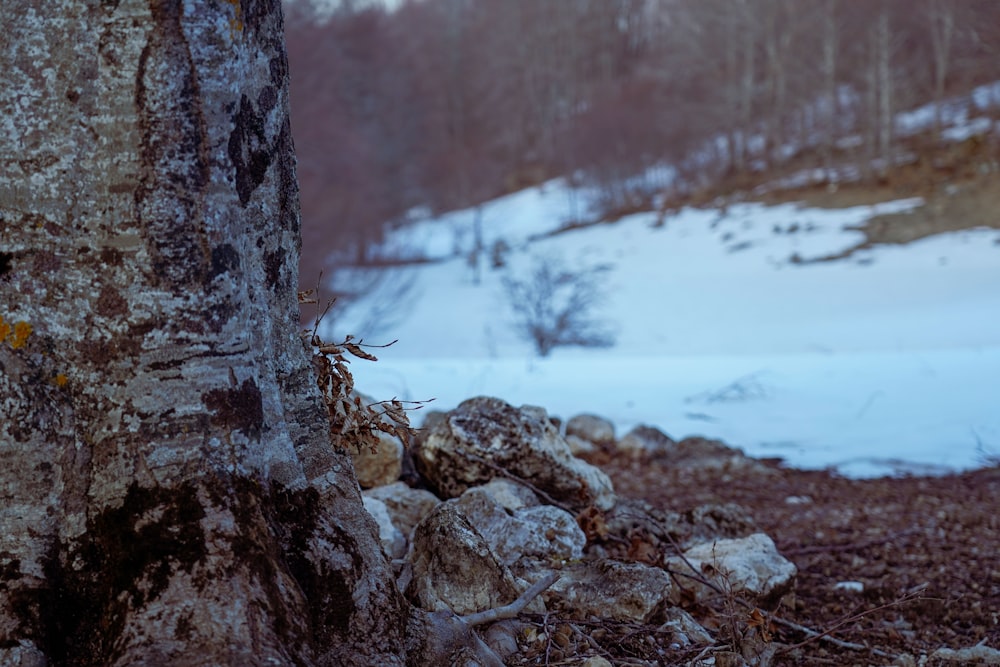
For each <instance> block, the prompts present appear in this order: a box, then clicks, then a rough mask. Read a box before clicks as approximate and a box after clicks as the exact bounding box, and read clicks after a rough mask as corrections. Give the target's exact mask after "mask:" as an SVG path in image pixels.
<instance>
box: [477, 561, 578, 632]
mask: <svg viewBox="0 0 1000 667" xmlns="http://www.w3.org/2000/svg"><path fill="white" fill-rule="evenodd" d="M557 579H559V573H558V572H549V573H548V574H547V575H545V576H544V577H542V578H541V579H539V580H538V581H536V582H535V583H533V584H532V585H531V586H529V587H528V589H527V590H526V591H524V592H523V593H521V595H520V597H518V598H517V599H516V600H514V601H513V602H511V603H510V604H508V605H505V606H503V607H496V608H495V609H487V610H485V611H478V612H476V613H474V614H468V615H466V616H462V620H463V621H465V624H466V625H468V626H469V627H470V628H471V627H474V626H477V625H481V624H483V623H492V622H493V621H500V620H503V619H507V618H514V617H515V616H517V615H518V614H520V613H521V612H522V611H523V610H524V608H525V607H527V606H528V603H529V602H531V601H532V600H534V599H535V598H536V597H538V596H539V595H541V593H542V591H544V590H545V589H546V588H548V587H549V586H551V585H552V584H554V583H555V582H556V580H557Z"/></svg>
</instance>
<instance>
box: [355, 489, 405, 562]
mask: <svg viewBox="0 0 1000 667" xmlns="http://www.w3.org/2000/svg"><path fill="white" fill-rule="evenodd" d="M361 501H362V502H363V503H364V505H365V509H366V510H368V513H369V514H371V515H372V518H373V519H375V523H376V524H378V538H379V541H380V542H381V543H382V550H383V551H385V555H386V556H388V557H389V559H390V560H393V559H397V558H402V557H403V556H404V555H405V554H406V538H405V537H404V536H403V533H402V531H400V530H399V528H397V527H396V525H395V524H394V523H393V522H392V519H391V518H390V517H389V510H388V509H387V508H386V505H385V503H384V502H382V501H381V500H379V499H378V498H371V497H368V496H363V497H362V498H361Z"/></svg>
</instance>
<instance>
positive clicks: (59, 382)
mask: <svg viewBox="0 0 1000 667" xmlns="http://www.w3.org/2000/svg"><path fill="white" fill-rule="evenodd" d="M67 382H69V378H68V377H66V374H65V373H60V374H59V375H57V376H55V377H54V378H52V384H54V385H55V386H57V387H65V386H66V383H67Z"/></svg>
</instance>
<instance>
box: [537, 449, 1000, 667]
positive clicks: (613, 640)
mask: <svg viewBox="0 0 1000 667" xmlns="http://www.w3.org/2000/svg"><path fill="white" fill-rule="evenodd" d="M601 467H602V468H603V469H605V470H606V471H607V472H608V473H609V475H611V477H612V480H613V482H614V484H615V489H616V491H617V492H618V493H619V494H620V495H624V496H629V497H633V498H642V499H644V500H646V501H648V502H649V503H650V504H652V505H653V506H654V507H656V508H658V509H662V510H670V511H675V512H679V513H684V512H688V511H690V510H692V509H693V508H695V507H698V506H700V505H704V504H706V503H735V504H737V505H739V507H740V508H742V509H743V510H745V511H746V513H747V514H749V516H750V517H752V520H753V523H754V524H755V526H754V527H753V528H752V530H759V531H762V532H764V533H766V534H768V535H769V536H771V538H772V539H773V540H774V542H775V544H776V545H777V547H778V550H779V551H780V552H781V554H782V555H783V556H785V557H786V558H788V559H789V560H791V561H792V562H794V563H795V565H796V566H797V568H798V575H797V579H796V584H795V588H794V591H793V593H792V594H791V595H787V596H785V598H784V599H783V600H782V601H780V602H779V603H775V606H774V607H773V608H767V609H762V610H760V613H758V614H757V615H756V617H755V615H754V614H752V613H751V612H750V611H749V610H747V609H744V608H742V607H737V608H736V609H737V611H736V612H735V625H736V626H737V629H738V631H739V632H740V633H746V632H747V631H749V629H750V628H751V627H756V628H763V629H764V630H766V633H765V634H764V635H763V636H764V637H766V642H762V641H761V640H760V639H759V637H758V639H757V640H756V641H757V649H756V650H758V651H760V650H762V648H764V649H767V651H768V654H769V657H768V660H767V662H766V663H759V664H771V665H776V666H779V665H900V666H905V665H926V666H928V667H935V666H943V665H961V664H1000V663H998V662H982V661H975V660H972V659H969V658H968V655H966V659H964V660H963V659H961V656H962V654H958V656H959V658H960V659H958V660H952V661H949V660H945V659H943V658H942V657H940V654H939V655H938V656H934V655H933V654H934V652H935V651H937V650H938V649H942V648H945V649H952V650H954V651H960V650H962V649H969V648H971V647H975V646H976V645H977V644H980V643H983V644H984V646H985V647H990V648H992V649H1000V512H998V511H997V510H998V502H997V499H998V497H1000V467H990V468H984V469H981V470H977V471H974V472H968V473H963V474H956V475H950V476H942V477H897V478H879V479H866V480H852V479H846V478H843V477H840V476H838V475H836V474H832V473H830V472H825V471H802V470H792V469H786V468H783V467H780V466H779V465H778V464H777V463H766V462H765V465H764V466H749V467H743V468H737V469H731V470H719V469H711V468H706V469H691V468H689V467H688V468H678V467H677V466H671V465H670V462H669V461H655V460H654V461H642V462H626V463H619V462H616V461H613V460H612V461H607V462H605V463H603V464H602V466H601ZM848 582H851V583H848ZM838 584H840V586H838ZM687 611H689V612H690V613H691V614H692V615H693V616H694V617H695V618H696V619H697V620H698V621H699V622H700V623H701V624H702V625H703V626H705V627H707V628H710V629H712V630H713V632H714V633H715V637H716V639H717V642H716V644H715V645H714V646H712V647H711V648H710V647H708V646H705V645H695V646H689V647H683V648H681V647H677V646H671V645H669V643H668V642H667V640H666V639H665V638H664V636H663V629H664V628H663V626H662V625H659V626H656V625H651V626H645V627H644V626H638V625H618V626H614V625H609V624H601V627H600V628H597V629H595V628H594V627H588V626H586V625H580V624H572V623H570V624H568V625H565V626H560V621H559V619H558V618H557V617H553V618H548V619H544V620H545V622H546V623H548V624H550V630H555V631H558V628H560V627H568V628H569V630H565V631H564V632H566V633H567V634H569V635H576V636H580V635H583V636H584V640H578V641H577V643H576V650H573V651H571V652H568V653H564V652H560V650H559V647H558V646H556V647H555V651H553V650H551V648H552V647H551V646H550V647H549V648H550V650H549V651H548V655H547V657H546V656H543V655H541V653H540V651H538V652H536V655H534V656H526V658H527V660H526V661H525V662H523V663H520V664H550V665H557V664H558V665H578V664H586V663H584V662H583V658H581V656H582V655H600V656H602V657H604V658H605V659H606V660H608V661H609V662H611V664H614V665H687V664H691V663H692V661H694V660H695V659H696V658H699V656H700V657H701V659H704V658H705V657H709V656H711V657H714V658H715V664H716V665H725V664H742V663H740V662H739V661H736V662H727V660H729V659H731V657H732V656H729V655H728V654H727V653H726V651H727V648H728V647H727V646H726V644H727V639H726V637H727V633H726V631H725V629H724V626H725V627H732V625H733V623H734V611H733V605H732V604H731V603H729V604H727V603H725V602H724V601H718V602H717V603H713V604H708V605H704V606H699V607H692V608H689V609H687ZM803 628H806V629H811V630H812V631H814V633H827V632H828V633H829V634H828V635H826V636H824V637H822V638H816V637H815V636H814V635H810V634H809V633H808V632H807V631H806V630H804V629H803ZM757 634H758V636H760V635H761V631H760V630H759V629H758V630H757ZM595 636H596V638H595ZM995 655H996V656H1000V653H997V654H995ZM952 657H955V656H954V654H953V656H952ZM601 664H603V663H601ZM703 664H704V663H703ZM709 664H710V663H709Z"/></svg>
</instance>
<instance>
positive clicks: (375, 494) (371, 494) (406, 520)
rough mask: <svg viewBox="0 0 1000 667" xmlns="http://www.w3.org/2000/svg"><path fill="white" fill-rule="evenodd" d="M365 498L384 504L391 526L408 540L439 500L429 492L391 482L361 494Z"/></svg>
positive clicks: (401, 483)
mask: <svg viewBox="0 0 1000 667" xmlns="http://www.w3.org/2000/svg"><path fill="white" fill-rule="evenodd" d="M361 495H362V496H364V497H365V498H375V499H377V500H381V501H382V502H383V503H385V507H386V509H387V510H388V512H389V518H390V519H391V520H392V523H393V525H395V526H396V528H398V529H399V530H400V532H401V533H403V536H404V537H405V538H406V539H407V540H409V539H410V536H411V535H412V534H413V529H414V528H415V527H416V525H417V524H418V523H420V521H421V520H422V519H423V518H424V517H425V516H427V515H428V514H429V513H430V511H431V510H432V509H434V508H435V507H436V506H437V505H438V503H440V502H441V500H440V499H439V498H438V497H437V496H435V495H434V494H433V493H431V492H430V491H426V490H424V489H411V488H410V487H409V486H407V485H406V484H404V483H403V482H393V483H392V484H389V485H387V486H378V487H375V488H374V489H368V490H367V491H363V492H362V493H361Z"/></svg>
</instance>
